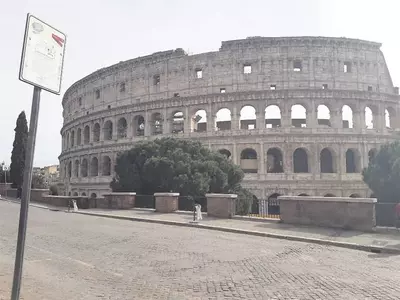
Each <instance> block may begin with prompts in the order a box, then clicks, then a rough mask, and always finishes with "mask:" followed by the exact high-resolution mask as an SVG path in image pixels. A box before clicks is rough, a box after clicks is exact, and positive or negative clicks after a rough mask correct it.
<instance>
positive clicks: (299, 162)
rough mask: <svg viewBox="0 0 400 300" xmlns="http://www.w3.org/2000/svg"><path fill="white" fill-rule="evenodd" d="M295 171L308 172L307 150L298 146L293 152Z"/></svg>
mask: <svg viewBox="0 0 400 300" xmlns="http://www.w3.org/2000/svg"><path fill="white" fill-rule="evenodd" d="M293 172H294V173H308V172H309V168H308V155H307V151H306V150H305V149H303V148H297V149H296V150H295V151H294V152H293Z"/></svg>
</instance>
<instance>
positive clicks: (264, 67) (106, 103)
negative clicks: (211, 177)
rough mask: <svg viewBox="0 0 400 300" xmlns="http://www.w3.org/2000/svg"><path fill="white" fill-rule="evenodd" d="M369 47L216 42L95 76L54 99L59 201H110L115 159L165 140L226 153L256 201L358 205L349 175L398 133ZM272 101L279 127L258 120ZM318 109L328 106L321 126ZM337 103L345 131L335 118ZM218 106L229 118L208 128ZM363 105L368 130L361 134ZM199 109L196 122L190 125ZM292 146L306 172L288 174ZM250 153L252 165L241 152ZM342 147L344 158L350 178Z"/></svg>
mask: <svg viewBox="0 0 400 300" xmlns="http://www.w3.org/2000/svg"><path fill="white" fill-rule="evenodd" d="M380 46H381V45H380V44H379V43H375V42H369V41H363V40H357V39H346V38H329V37H277V38H264V37H252V38H247V39H243V40H235V41H225V42H222V46H221V48H220V49H219V51H215V52H209V53H202V54H196V55H187V54H186V53H185V52H184V51H183V50H182V49H176V50H170V51H164V52H158V53H154V54H152V55H148V56H145V57H140V58H136V59H132V60H129V61H125V62H121V63H119V64H116V65H113V66H110V67H107V68H103V69H101V70H98V71H96V72H94V73H92V74H90V75H88V76H87V77H85V78H83V79H81V80H79V81H77V82H76V83H74V84H73V85H72V86H71V87H70V88H69V89H68V90H67V91H66V93H65V95H64V97H63V108H64V110H63V116H64V124H63V128H62V129H61V135H62V153H61V155H60V157H59V159H60V167H61V178H62V180H63V184H64V191H65V194H66V195H84V196H88V197H91V198H94V197H101V196H102V195H103V194H107V193H109V192H110V188H109V183H110V181H111V180H112V177H113V176H114V175H115V174H114V164H115V161H116V156H117V153H118V152H120V151H124V150H127V149H129V148H131V147H132V146H133V145H134V144H135V143H136V142H138V141H143V140H150V139H155V138H159V137H162V136H174V137H179V138H183V139H191V140H199V141H201V142H202V143H203V144H204V145H206V146H208V147H209V148H211V149H214V150H218V151H224V153H227V155H229V157H230V159H232V161H233V162H234V163H236V164H238V165H240V166H241V167H242V168H243V169H244V170H245V172H246V176H245V179H244V186H246V187H248V188H250V189H251V190H252V191H253V193H254V194H255V195H256V196H257V197H261V198H268V197H270V196H271V195H273V194H280V195H300V194H308V195H318V196H324V195H326V194H333V195H335V196H350V195H353V196H354V195H358V196H361V197H369V196H370V195H371V192H370V191H369V190H368V189H367V187H366V186H365V185H364V184H363V182H362V179H361V175H360V172H361V170H362V169H363V168H364V167H365V166H367V165H368V161H369V159H370V154H371V153H373V152H375V151H376V150H377V149H379V146H380V145H382V144H384V143H387V142H390V141H393V140H396V139H397V136H398V132H399V131H400V128H399V127H400V121H399V120H400V118H399V116H400V115H399V113H400V111H399V100H400V98H399V95H398V89H396V88H395V87H394V85H393V82H392V80H391V77H390V73H389V71H388V66H387V65H386V62H385V58H384V56H383V53H382V52H381V50H380ZM249 67H250V69H251V70H250V72H249ZM200 75H201V76H200ZM271 105H276V106H277V107H278V109H279V111H280V119H279V120H275V119H274V120H272V119H271V118H270V117H269V115H268V113H266V108H267V107H271ZM294 105H302V106H303V108H304V109H305V114H306V115H305V119H304V120H300V119H296V118H295V117H293V118H292V114H291V113H292V109H293V106H294ZM321 105H325V106H326V107H327V109H328V110H329V120H322V121H323V122H322V123H321V120H319V119H318V110H319V107H320V106H321ZM345 105H347V106H348V107H349V108H350V109H351V115H352V121H353V126H352V128H348V127H349V125H348V124H347V123H346V120H345V119H343V118H342V109H343V108H344V106H345ZM245 106H248V107H252V108H253V109H254V111H255V118H254V119H252V120H243V119H241V110H242V108H243V107H245ZM224 108H226V109H228V110H227V112H228V113H227V114H228V117H229V116H230V121H223V122H222V121H218V120H217V114H218V112H219V111H220V109H224ZM366 108H369V109H371V112H372V117H373V120H372V125H373V126H372V128H366V124H365V123H366V118H365V109H366ZM199 110H204V111H205V114H206V120H203V121H202V123H198V124H197V123H196V121H194V117H195V116H196V113H197V112H198V111H199ZM177 112H179V113H180V117H179V118H177V117H176V115H175V113H177ZM174 115H175V117H174ZM387 119H390V122H389V124H387V123H388V122H387ZM204 121H205V122H204ZM277 121H279V122H278V123H277ZM324 122H325V123H324ZM327 122H328V123H327ZM250 125H251V126H250ZM272 125H273V126H272ZM274 149H275V150H277V151H278V152H279V153H280V155H281V156H282V170H281V171H280V172H271V170H270V163H269V161H268V158H269V157H270V156H271V155H270V151H272V150H274ZM298 149H301V150H302V151H304V152H305V153H306V155H307V170H306V172H298V170H296V167H295V159H294V155H295V152H296V150H298ZM249 150H250V151H254V152H255V154H256V155H255V157H252V158H250V159H249V158H248V157H245V156H246V155H243V154H246V153H248V152H249ZM325 150H327V151H329V153H330V155H331V156H332V162H331V165H332V166H331V167H330V169H329V171H328V172H327V171H326V170H325V171H324V170H322V169H321V153H322V152H323V151H325ZM348 151H351V152H352V155H353V156H354V163H355V166H354V168H353V169H351V170H349V169H348V167H347V165H348V163H347V156H346V155H347V154H346V153H347V152H348Z"/></svg>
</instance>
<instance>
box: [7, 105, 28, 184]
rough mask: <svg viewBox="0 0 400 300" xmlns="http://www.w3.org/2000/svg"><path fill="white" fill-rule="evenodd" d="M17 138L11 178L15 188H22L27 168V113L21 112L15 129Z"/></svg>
mask: <svg viewBox="0 0 400 300" xmlns="http://www.w3.org/2000/svg"><path fill="white" fill-rule="evenodd" d="M14 131H15V138H14V144H13V150H12V153H11V165H10V176H11V182H12V185H13V187H14V188H20V187H22V181H23V177H24V168H25V147H26V142H27V140H28V124H27V121H26V116H25V112H24V111H23V112H21V113H20V114H19V116H18V119H17V126H16V127H15V130H14Z"/></svg>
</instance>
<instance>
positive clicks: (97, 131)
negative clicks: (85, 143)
mask: <svg viewBox="0 0 400 300" xmlns="http://www.w3.org/2000/svg"><path fill="white" fill-rule="evenodd" d="M93 141H94V142H98V141H100V124H99V123H96V124H94V126H93Z"/></svg>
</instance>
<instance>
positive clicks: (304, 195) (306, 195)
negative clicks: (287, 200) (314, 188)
mask: <svg viewBox="0 0 400 300" xmlns="http://www.w3.org/2000/svg"><path fill="white" fill-rule="evenodd" d="M299 196H303V197H308V196H310V195H308V194H305V193H302V194H299Z"/></svg>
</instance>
